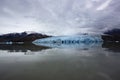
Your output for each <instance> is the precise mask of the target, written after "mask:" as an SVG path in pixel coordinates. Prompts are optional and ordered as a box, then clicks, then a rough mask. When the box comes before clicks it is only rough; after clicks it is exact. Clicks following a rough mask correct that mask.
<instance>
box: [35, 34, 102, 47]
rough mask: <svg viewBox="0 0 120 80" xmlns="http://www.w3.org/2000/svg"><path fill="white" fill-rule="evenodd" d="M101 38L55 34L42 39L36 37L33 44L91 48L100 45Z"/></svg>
mask: <svg viewBox="0 0 120 80" xmlns="http://www.w3.org/2000/svg"><path fill="white" fill-rule="evenodd" d="M102 43H103V40H102V39H101V37H100V36H92V35H80V36H57V37H49V38H44V39H37V40H35V41H33V44H35V45H38V46H47V47H52V48H82V49H83V48H92V47H100V46H101V45H102Z"/></svg>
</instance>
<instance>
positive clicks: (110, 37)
mask: <svg viewBox="0 0 120 80" xmlns="http://www.w3.org/2000/svg"><path fill="white" fill-rule="evenodd" d="M85 35H88V34H85ZM47 37H51V36H50V35H46V34H41V33H36V32H22V33H9V34H3V35H0V43H4V42H14V43H17V42H24V43H29V42H30V43H31V42H32V41H34V40H36V39H41V38H47ZM101 37H102V39H103V41H104V42H116V41H117V42H120V29H112V30H108V31H106V32H104V35H101Z"/></svg>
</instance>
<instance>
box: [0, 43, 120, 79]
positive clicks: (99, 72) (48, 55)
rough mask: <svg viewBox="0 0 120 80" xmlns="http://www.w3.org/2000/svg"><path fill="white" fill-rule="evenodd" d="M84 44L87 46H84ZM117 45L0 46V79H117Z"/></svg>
mask: <svg viewBox="0 0 120 80" xmlns="http://www.w3.org/2000/svg"><path fill="white" fill-rule="evenodd" d="M86 46H87V45H86ZM119 74H120V45H119V44H118V43H103V44H101V45H97V46H95V45H94V46H92V47H85V46H84V47H75V48H73V47H72V48H69V47H67V48H65V47H64V48H55V47H54V48H51V47H43V46H36V45H33V44H24V45H22V44H21V45H17V44H14V45H0V80H120V76H119Z"/></svg>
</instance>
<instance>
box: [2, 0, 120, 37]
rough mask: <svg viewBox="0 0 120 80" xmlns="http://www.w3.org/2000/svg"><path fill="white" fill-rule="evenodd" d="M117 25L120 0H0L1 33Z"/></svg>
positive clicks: (71, 30)
mask: <svg viewBox="0 0 120 80" xmlns="http://www.w3.org/2000/svg"><path fill="white" fill-rule="evenodd" d="M119 27H120V0H0V34H3V33H9V32H23V31H35V32H40V33H46V34H52V35H73V34H80V33H102V32H103V31H105V30H109V29H112V28H119Z"/></svg>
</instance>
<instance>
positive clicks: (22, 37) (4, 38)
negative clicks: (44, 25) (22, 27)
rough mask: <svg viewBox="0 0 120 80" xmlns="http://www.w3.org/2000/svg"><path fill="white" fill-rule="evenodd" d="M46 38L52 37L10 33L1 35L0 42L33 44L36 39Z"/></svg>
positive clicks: (38, 34)
mask: <svg viewBox="0 0 120 80" xmlns="http://www.w3.org/2000/svg"><path fill="white" fill-rule="evenodd" d="M46 37H50V36H49V35H45V34H41V33H36V32H32V33H28V32H22V33H9V34H3V35H0V42H32V41H34V40H36V39H40V38H46Z"/></svg>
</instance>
